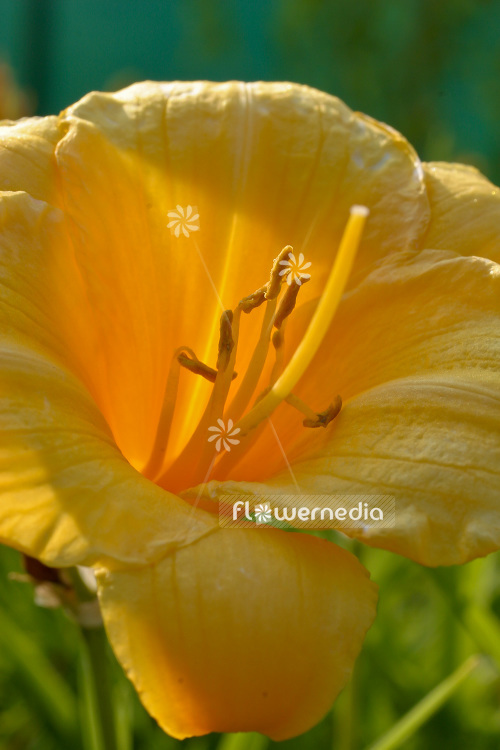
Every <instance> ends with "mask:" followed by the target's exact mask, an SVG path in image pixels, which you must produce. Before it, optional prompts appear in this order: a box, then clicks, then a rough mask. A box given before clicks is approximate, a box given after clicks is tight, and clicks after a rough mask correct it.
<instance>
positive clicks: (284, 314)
mask: <svg viewBox="0 0 500 750" xmlns="http://www.w3.org/2000/svg"><path fill="white" fill-rule="evenodd" d="M308 281H309V279H304V280H303V281H302V285H304V284H306V283H307V282H308ZM300 288H301V287H300V286H299V285H298V284H292V285H291V286H288V287H287V289H286V292H285V294H284V295H283V299H282V300H281V302H280V304H279V307H278V311H277V313H276V318H275V319H274V327H275V328H281V326H282V324H283V321H284V320H285V319H286V318H288V316H289V315H290V314H291V313H292V312H293V309H294V308H295V304H296V302H297V295H298V293H299V291H300Z"/></svg>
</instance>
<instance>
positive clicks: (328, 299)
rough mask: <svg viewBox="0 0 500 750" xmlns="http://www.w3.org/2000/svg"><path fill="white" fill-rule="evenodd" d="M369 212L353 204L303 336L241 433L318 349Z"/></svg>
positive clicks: (288, 388)
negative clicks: (316, 304) (336, 251)
mask: <svg viewBox="0 0 500 750" xmlns="http://www.w3.org/2000/svg"><path fill="white" fill-rule="evenodd" d="M368 214H369V210H368V208H366V206H352V208H351V213H350V216H349V220H348V222H347V225H346V228H345V230H344V234H343V236H342V240H341V242H340V246H339V249H338V253H337V257H336V258H335V263H334V265H333V268H332V270H331V272H330V276H329V278H328V281H327V283H326V287H325V291H324V292H323V295H322V297H321V299H320V301H319V304H318V307H317V308H316V310H315V312H314V315H313V317H312V320H311V322H310V323H309V327H308V329H307V331H306V333H305V335H304V338H303V339H302V341H301V342H300V344H299V346H298V347H297V349H296V351H295V353H294V354H293V356H292V358H291V360H290V362H289V363H288V365H287V366H286V368H285V370H284V371H283V373H282V374H281V376H280V377H279V378H278V380H277V381H276V382H275V383H274V385H273V386H272V388H271V389H270V390H269V391H268V392H267V393H266V395H265V396H264V397H263V398H262V399H261V400H260V401H259V402H258V403H257V404H256V405H255V406H254V407H253V408H252V409H251V410H250V411H249V412H248V413H247V414H245V416H244V417H242V418H241V419H240V420H239V422H238V423H237V425H236V426H237V427H239V428H240V430H241V434H242V435H244V434H246V433H248V432H249V431H250V430H252V429H253V428H254V427H256V426H257V425H258V424H259V423H260V422H262V420H263V419H265V418H266V417H268V416H269V415H270V414H271V413H272V412H273V411H274V409H275V408H276V407H277V406H278V405H279V404H280V403H281V402H282V401H283V400H284V399H286V398H287V397H288V396H289V394H290V393H291V392H292V390H293V389H294V388H295V385H296V384H297V382H298V381H299V380H300V378H301V377H302V375H303V374H304V373H305V371H306V369H307V367H308V366H309V364H310V362H311V360H312V359H313V357H314V355H315V354H316V352H317V351H318V349H319V347H320V345H321V342H322V341H323V339H324V337H325V334H326V332H327V330H328V328H329V327H330V325H331V322H332V320H333V316H334V315H335V312H336V311H337V308H338V305H339V302H340V299H341V297H342V294H343V292H344V289H345V285H346V283H347V279H348V278H349V274H350V272H351V269H352V265H353V262H354V258H355V256H356V251H357V249H358V247H359V243H360V240H361V235H362V233H363V229H364V226H365V223H366V219H367V217H368Z"/></svg>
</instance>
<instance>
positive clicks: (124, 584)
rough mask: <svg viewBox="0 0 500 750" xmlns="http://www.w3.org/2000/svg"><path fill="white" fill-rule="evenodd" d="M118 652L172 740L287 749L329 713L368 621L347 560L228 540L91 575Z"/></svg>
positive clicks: (327, 551)
mask: <svg viewBox="0 0 500 750" xmlns="http://www.w3.org/2000/svg"><path fill="white" fill-rule="evenodd" d="M98 581H99V589H100V601H101V606H102V612H103V616H104V620H105V624H106V628H107V631H108V634H109V637H110V641H111V643H112V645H113V648H114V650H115V652H116V654H117V656H118V658H119V660H120V661H121V663H122V664H123V666H124V667H125V669H126V671H127V672H128V675H129V677H130V678H131V680H132V681H133V683H134V685H135V687H136V688H137V690H138V692H139V695H140V696H141V700H142V701H143V703H144V705H145V706H146V708H147V710H148V711H149V712H150V713H151V714H152V715H153V716H154V717H155V718H156V719H157V720H158V722H159V723H160V725H161V726H162V727H163V728H164V729H165V730H166V731H167V732H169V734H171V735H173V736H174V737H179V738H181V737H186V736H192V735H200V734H205V733H208V732H211V731H219V732H224V731H227V732H235V731H251V730H254V731H259V732H262V733H264V734H267V735H269V736H271V737H272V738H273V739H284V738H286V737H290V736H293V735H296V734H298V733H300V732H303V731H305V730H306V729H308V728H309V727H311V726H313V725H314V724H315V723H316V722H317V721H319V719H320V718H321V717H322V716H323V715H324V714H325V713H326V711H327V710H328V708H329V707H330V705H331V704H332V702H333V700H334V699H335V697H336V696H337V694H338V693H339V691H340V690H341V689H342V687H343V686H344V685H345V683H346V681H347V679H348V677H349V674H350V672H351V669H352V666H353V662H354V660H355V658H356V656H357V654H358V652H359V649H360V647H361V642H362V640H363V637H364V635H365V632H366V630H367V629H368V627H369V626H370V625H371V622H372V620H373V617H374V613H375V601H376V593H375V592H376V587H375V586H374V584H372V583H371V582H370V581H369V579H368V576H367V573H366V571H365V570H364V568H362V566H361V565H360V564H359V563H358V561H357V560H356V559H355V558H354V557H353V556H352V555H350V554H349V553H347V552H345V551H344V550H342V549H340V548H338V547H336V546H335V545H333V544H330V543H329V542H325V541H323V540H320V539H316V538H313V537H308V536H306V535H302V534H288V533H285V532H280V531H276V530H271V529H265V530H264V529H262V530H253V529H252V530H248V529H237V530H235V529H229V530H228V529H226V530H220V531H219V532H218V533H216V534H214V535H211V536H209V537H206V538H205V539H202V540H200V542H198V543H196V544H193V545H191V546H190V547H189V548H186V549H184V550H181V551H179V552H177V553H175V554H173V555H170V556H168V557H166V558H165V559H164V560H162V561H161V562H159V563H158V564H157V565H156V566H154V567H153V566H151V567H147V568H136V569H129V570H115V571H113V572H108V571H105V570H104V571H101V573H100V574H98Z"/></svg>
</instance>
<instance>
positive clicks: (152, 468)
mask: <svg viewBox="0 0 500 750" xmlns="http://www.w3.org/2000/svg"><path fill="white" fill-rule="evenodd" d="M368 213H369V211H368V209H367V208H366V207H365V206H353V207H352V208H351V212H350V216H349V220H348V222H347V225H346V228H345V230H344V234H343V236H342V239H341V242H340V245H339V249H338V252H337V255H336V258H335V262H334V265H333V267H332V269H331V272H330V275H329V277H328V280H327V282H326V286H325V289H324V291H323V294H322V296H321V298H320V300H319V303H318V305H317V307H316V310H315V312H314V314H313V316H312V319H311V321H310V323H309V326H308V328H307V330H306V332H305V334H304V336H303V338H302V340H301V341H300V343H299V345H298V347H297V348H296V350H295V352H294V354H293V355H292V357H291V359H290V360H289V362H287V363H286V364H285V362H284V337H285V329H286V324H287V320H288V318H289V316H290V314H291V313H292V311H293V309H294V307H295V304H296V300H297V297H298V294H299V292H300V289H301V286H302V285H303V284H304V283H306V282H307V281H308V280H309V278H310V276H309V274H306V273H300V274H298V273H297V274H294V273H293V269H292V263H291V262H289V261H288V260H287V258H290V257H291V258H292V259H293V260H295V258H294V256H293V254H292V248H291V247H290V246H289V245H287V246H286V247H285V248H283V250H282V251H281V253H280V254H279V255H278V257H277V258H276V259H275V260H274V263H273V267H272V270H271V276H270V279H269V281H268V282H267V283H266V284H265V285H263V286H262V287H260V288H259V289H257V290H256V291H255V292H253V293H252V294H250V295H248V296H247V297H245V298H244V299H242V300H241V301H240V302H239V304H238V305H237V307H236V308H235V309H234V310H224V311H223V313H222V315H221V319H220V335H219V347H218V356H217V364H216V368H211V367H209V366H208V365H206V364H205V363H203V362H201V361H200V360H199V359H198V358H197V356H196V354H195V353H194V351H193V350H192V349H190V348H189V347H187V346H185V347H179V348H178V349H176V351H175V352H174V354H173V357H172V363H171V366H170V370H169V374H168V378H167V383H166V388H165V397H164V401H163V407H162V411H161V414H160V419H159V422H158V427H157V431H156V437H155V441H154V445H153V449H152V452H151V455H150V457H149V460H148V462H147V464H146V465H145V466H144V468H143V469H142V473H143V474H144V476H146V477H148V478H149V479H151V480H152V481H154V482H155V483H156V484H158V485H160V486H162V487H165V489H168V490H170V491H172V492H180V491H181V490H184V489H186V488H188V487H195V486H196V485H199V484H204V483H205V482H207V481H208V479H209V477H210V475H211V474H213V473H215V472H216V473H217V475H218V476H219V477H223V476H225V475H227V474H228V472H229V471H230V470H231V469H232V468H234V466H235V465H236V463H237V462H238V461H239V457H240V456H241V455H242V449H243V450H245V449H246V450H248V448H249V447H250V446H251V445H253V443H254V442H255V440H256V439H257V437H258V435H259V430H258V429H256V428H257V427H258V426H259V425H261V424H263V422H264V421H265V420H267V419H268V418H269V417H270V415H271V414H272V412H273V411H274V410H275V409H276V407H277V406H278V405H279V404H281V403H282V402H283V401H286V402H287V403H288V404H290V405H291V406H293V407H295V408H296V409H298V410H299V411H300V412H302V414H303V415H304V420H303V425H304V426H305V427H312V428H314V427H326V426H327V425H328V424H329V423H330V422H331V421H332V420H333V419H334V418H335V417H336V416H337V414H338V413H339V412H340V410H341V408H342V400H341V397H340V396H337V397H336V398H335V399H334V401H333V403H332V404H330V405H329V406H328V407H327V408H326V409H325V410H324V411H323V412H320V413H316V412H314V411H313V410H312V409H311V408H310V407H309V406H307V404H305V403H304V402H303V401H301V399H299V398H298V397H297V396H296V395H294V393H293V389H294V388H295V386H296V384H297V383H298V381H299V380H300V378H301V377H302V376H303V375H304V374H305V372H306V370H307V368H308V366H309V365H310V363H311V361H312V359H313V357H314V356H315V354H316V352H317V351H318V349H319V347H320V345H321V342H322V341H323V339H324V337H325V334H326V332H327V330H328V328H329V326H330V325H331V322H332V320H333V317H334V315H335V312H336V310H337V308H338V305H339V302H340V299H341V297H342V294H343V291H344V289H345V286H346V283H347V280H348V278H349V275H350V272H351V269H352V266H353V262H354V258H355V256H356V252H357V249H358V246H359V243H360V240H361V235H362V232H363V228H364V225H365V223H366V219H367V217H368ZM307 265H309V264H307ZM303 268H305V266H302V269H303ZM285 281H287V282H288V283H286V284H284V282H285ZM282 286H285V287H286V289H285V291H284V292H283V293H281V292H282ZM261 305H265V309H264V316H263V320H262V326H261V331H260V335H259V337H258V341H257V343H256V345H255V348H254V351H253V354H252V357H251V359H250V363H249V365H248V367H247V369H246V372H245V373H244V374H243V376H242V377H241V378H238V381H239V387H237V388H236V390H235V392H234V395H233V396H232V398H231V400H230V401H229V403H228V397H229V392H230V387H231V383H232V381H233V380H234V379H235V378H236V373H235V369H234V368H235V361H236V354H237V350H238V338H239V331H240V320H241V314H242V313H244V314H246V315H248V314H251V312H252V311H253V310H254V309H256V308H257V307H260V306H261ZM271 345H272V346H273V348H274V352H275V361H274V366H273V368H272V371H271V376H270V383H269V386H268V387H267V388H265V389H264V390H263V391H262V392H261V393H258V394H257V396H256V397H255V392H256V389H257V386H258V384H259V380H260V377H261V375H262V372H263V369H264V364H265V362H266V359H267V355H268V352H269V348H270V346H271ZM181 369H187V370H189V371H191V372H192V373H194V374H196V375H198V376H200V377H203V378H205V379H206V380H208V381H210V382H212V383H213V388H212V392H211V395H210V398H209V400H208V403H207V405H206V407H205V410H204V412H203V414H202V416H201V419H200V420H199V422H198V424H197V425H196V427H195V428H194V430H193V431H192V433H191V437H190V438H189V440H188V441H187V443H186V444H185V445H184V447H183V449H182V450H181V451H180V452H179V453H178V454H177V455H176V456H171V455H170V454H171V451H169V441H170V437H171V430H172V423H173V419H174V411H175V404H176V398H177V389H178V383H179V377H180V372H181ZM252 399H253V404H252V405H251V406H250V404H251V402H252ZM235 445H238V451H232V452H231V446H235Z"/></svg>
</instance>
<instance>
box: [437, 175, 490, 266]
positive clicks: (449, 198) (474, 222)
mask: <svg viewBox="0 0 500 750" xmlns="http://www.w3.org/2000/svg"><path fill="white" fill-rule="evenodd" d="M423 167H424V171H425V178H426V184H427V190H428V195H429V200H430V205H431V217H432V218H431V222H430V224H429V229H428V232H427V234H426V236H425V240H424V241H425V246H426V247H432V248H438V249H443V250H454V251H455V252H457V253H460V254H461V255H481V256H483V257H484V258H490V259H491V260H494V261H496V262H497V263H499V262H500V188H497V187H496V186H495V185H493V184H492V183H491V182H490V181H489V180H487V179H486V177H484V176H483V175H482V174H481V173H480V172H478V171H477V169H474V167H468V166H465V165H464V164H446V163H441V162H431V163H429V164H424V165H423Z"/></svg>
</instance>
